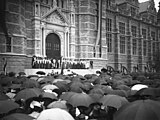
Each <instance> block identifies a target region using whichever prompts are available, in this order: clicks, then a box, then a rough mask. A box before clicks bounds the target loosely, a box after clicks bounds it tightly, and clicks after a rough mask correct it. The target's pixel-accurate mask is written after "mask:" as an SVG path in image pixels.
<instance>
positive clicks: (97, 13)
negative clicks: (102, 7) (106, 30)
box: [95, 3, 99, 29]
mask: <svg viewBox="0 0 160 120" xmlns="http://www.w3.org/2000/svg"><path fill="white" fill-rule="evenodd" d="M95 12H96V16H97V18H96V26H97V29H98V17H99V5H98V3H96V9H95Z"/></svg>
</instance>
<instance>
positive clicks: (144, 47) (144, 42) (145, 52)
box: [143, 40, 147, 56]
mask: <svg viewBox="0 0 160 120" xmlns="http://www.w3.org/2000/svg"><path fill="white" fill-rule="evenodd" d="M143 55H144V56H146V55H147V42H146V40H144V41H143Z"/></svg>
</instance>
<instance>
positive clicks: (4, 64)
mask: <svg viewBox="0 0 160 120" xmlns="http://www.w3.org/2000/svg"><path fill="white" fill-rule="evenodd" d="M6 67H7V59H6V58H3V71H4V74H5V75H6V74H7V71H6Z"/></svg>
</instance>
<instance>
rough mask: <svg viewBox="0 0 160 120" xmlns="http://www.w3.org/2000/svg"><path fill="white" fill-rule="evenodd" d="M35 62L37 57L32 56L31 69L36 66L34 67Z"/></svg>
mask: <svg viewBox="0 0 160 120" xmlns="http://www.w3.org/2000/svg"><path fill="white" fill-rule="evenodd" d="M36 60H37V57H36V56H35V55H34V56H33V57H32V68H35V67H36V66H35V62H36Z"/></svg>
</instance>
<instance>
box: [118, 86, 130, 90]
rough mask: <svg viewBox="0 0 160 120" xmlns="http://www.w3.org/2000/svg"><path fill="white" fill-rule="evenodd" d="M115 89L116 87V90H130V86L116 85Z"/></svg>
mask: <svg viewBox="0 0 160 120" xmlns="http://www.w3.org/2000/svg"><path fill="white" fill-rule="evenodd" d="M116 89H118V90H125V91H128V90H131V88H130V87H128V86H127V85H118V86H117V87H116Z"/></svg>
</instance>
